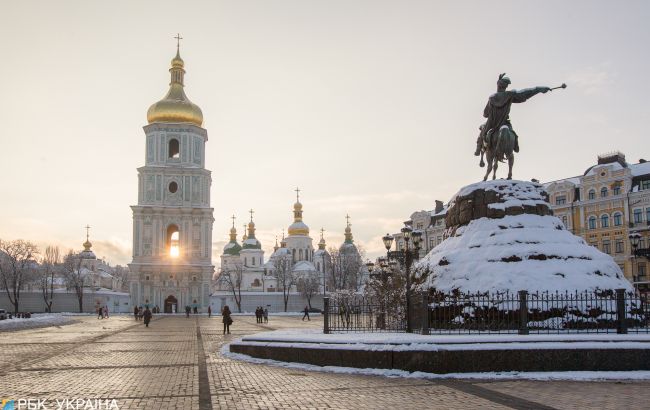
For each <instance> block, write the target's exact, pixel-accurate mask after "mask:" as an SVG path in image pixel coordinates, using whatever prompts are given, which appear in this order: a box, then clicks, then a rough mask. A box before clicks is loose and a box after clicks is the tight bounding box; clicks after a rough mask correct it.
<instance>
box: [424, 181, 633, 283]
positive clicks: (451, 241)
mask: <svg viewBox="0 0 650 410" xmlns="http://www.w3.org/2000/svg"><path fill="white" fill-rule="evenodd" d="M446 223H447V229H448V230H447V239H446V240H445V241H443V242H442V243H441V244H440V245H438V246H437V247H435V248H434V249H433V250H431V252H429V254H428V255H427V256H426V257H424V258H423V259H422V260H421V261H420V262H419V263H418V265H417V269H418V270H422V271H424V270H428V272H429V278H428V283H427V285H428V287H432V288H435V289H436V290H438V291H442V292H452V291H455V290H458V291H461V292H504V291H510V292H517V291H520V290H527V291H529V292H536V291H561V292H564V291H570V292H575V291H592V290H596V289H601V290H602V289H627V290H632V285H631V284H630V283H629V282H628V280H627V279H625V278H624V276H623V274H622V272H621V270H620V268H619V266H618V265H617V264H616V263H615V262H614V260H613V259H612V257H611V256H609V255H606V254H604V253H602V252H600V251H599V250H598V249H596V248H594V247H592V246H589V245H587V243H586V242H585V241H584V240H583V239H582V238H580V237H578V236H575V235H573V234H572V233H571V232H569V231H567V230H566V229H565V227H564V225H563V224H562V222H561V221H560V220H559V219H558V218H556V217H554V216H552V211H551V209H550V206H549V204H548V202H547V194H546V192H545V191H544V189H543V187H542V186H541V185H540V184H536V183H532V182H525V181H509V180H496V181H487V182H480V183H476V184H472V185H468V186H466V187H464V188H462V189H461V190H460V191H459V192H458V193H457V194H456V195H455V196H454V197H453V198H452V200H451V201H450V205H449V208H448V210H447V216H446Z"/></svg>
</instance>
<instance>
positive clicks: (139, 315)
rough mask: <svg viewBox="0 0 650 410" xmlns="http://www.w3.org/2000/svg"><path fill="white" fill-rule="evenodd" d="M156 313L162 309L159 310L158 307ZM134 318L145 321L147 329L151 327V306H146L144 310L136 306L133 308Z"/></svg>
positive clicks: (155, 308) (155, 309)
mask: <svg viewBox="0 0 650 410" xmlns="http://www.w3.org/2000/svg"><path fill="white" fill-rule="evenodd" d="M153 309H154V311H156V312H160V309H158V306H156V307H154V308H153ZM133 316H135V320H136V321H138V320H142V321H144V325H145V326H146V327H149V322H151V318H152V317H153V312H152V311H151V310H150V309H149V306H145V307H144V309H142V306H139V307H138V306H136V307H134V308H133Z"/></svg>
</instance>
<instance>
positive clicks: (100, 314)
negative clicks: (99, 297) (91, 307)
mask: <svg viewBox="0 0 650 410" xmlns="http://www.w3.org/2000/svg"><path fill="white" fill-rule="evenodd" d="M95 311H96V312H97V319H108V306H97V308H96V309H95Z"/></svg>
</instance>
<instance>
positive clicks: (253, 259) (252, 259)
mask: <svg viewBox="0 0 650 410" xmlns="http://www.w3.org/2000/svg"><path fill="white" fill-rule="evenodd" d="M251 263H252V264H253V266H255V258H251Z"/></svg>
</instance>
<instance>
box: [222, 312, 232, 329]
mask: <svg viewBox="0 0 650 410" xmlns="http://www.w3.org/2000/svg"><path fill="white" fill-rule="evenodd" d="M231 314H232V312H231V311H230V308H229V307H228V305H226V306H224V307H223V309H221V316H223V334H224V335H225V334H226V332H227V333H228V334H230V325H231V324H232V318H231V317H230V315H231Z"/></svg>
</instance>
